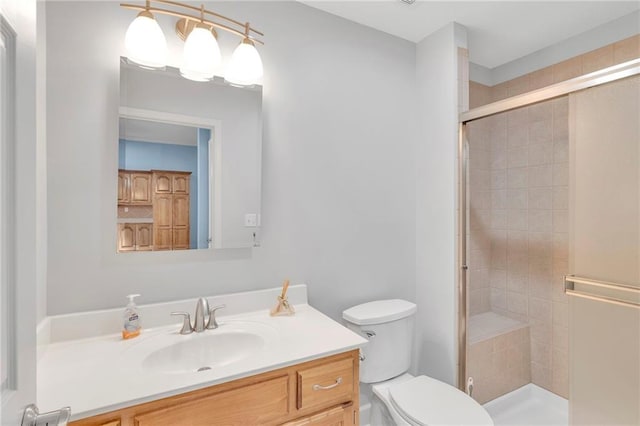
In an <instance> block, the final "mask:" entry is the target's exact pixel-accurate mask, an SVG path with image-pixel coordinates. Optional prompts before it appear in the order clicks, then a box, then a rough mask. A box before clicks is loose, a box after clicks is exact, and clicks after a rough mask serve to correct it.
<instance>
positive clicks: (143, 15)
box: [124, 11, 167, 69]
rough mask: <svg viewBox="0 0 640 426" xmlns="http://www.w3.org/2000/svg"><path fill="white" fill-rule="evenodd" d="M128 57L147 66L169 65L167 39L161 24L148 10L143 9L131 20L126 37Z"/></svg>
mask: <svg viewBox="0 0 640 426" xmlns="http://www.w3.org/2000/svg"><path fill="white" fill-rule="evenodd" d="M124 46H125V49H126V52H127V59H128V60H129V61H131V62H133V63H135V64H137V65H140V66H142V67H145V68H153V69H158V68H164V67H165V66H166V65H167V40H166V39H165V38H164V34H163V33H162V30H161V29H160V25H158V22H157V21H156V20H155V18H154V17H153V15H152V14H151V13H150V12H148V11H142V12H140V14H138V16H137V17H136V19H134V20H133V22H131V24H130V25H129V28H127V33H126V35H125V37H124Z"/></svg>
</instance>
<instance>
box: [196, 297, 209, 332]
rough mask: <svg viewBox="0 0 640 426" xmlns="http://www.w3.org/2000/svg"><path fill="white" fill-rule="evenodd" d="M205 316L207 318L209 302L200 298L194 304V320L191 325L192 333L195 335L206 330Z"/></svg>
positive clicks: (206, 320)
mask: <svg viewBox="0 0 640 426" xmlns="http://www.w3.org/2000/svg"><path fill="white" fill-rule="evenodd" d="M205 315H206V316H207V317H208V316H209V302H208V301H207V299H205V298H204V297H201V298H200V299H198V302H197V303H196V319H195V321H194V323H193V331H195V332H196V333H202V332H203V331H205V330H206V329H207V322H208V320H209V318H205Z"/></svg>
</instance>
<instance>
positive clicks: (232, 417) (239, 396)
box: [134, 375, 289, 426]
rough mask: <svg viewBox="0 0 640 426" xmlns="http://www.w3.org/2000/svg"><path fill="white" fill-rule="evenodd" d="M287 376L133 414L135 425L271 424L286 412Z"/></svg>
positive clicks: (287, 395) (208, 425)
mask: <svg viewBox="0 0 640 426" xmlns="http://www.w3.org/2000/svg"><path fill="white" fill-rule="evenodd" d="M288 400H289V378H288V376H286V375H284V376H280V377H276V378H273V379H269V380H265V381H263V382H259V383H255V384H252V385H249V386H244V387H241V388H236V389H232V390H228V391H225V392H221V393H219V394H214V395H210V396H207V397H203V398H199V399H196V400H193V401H190V402H187V403H183V404H175V405H173V406H169V407H167V408H164V409H159V410H156V411H150V412H147V413H144V414H140V415H136V416H135V417H134V424H136V425H137V426H169V425H176V426H183V425H207V426H214V425H260V424H268V423H271V424H273V423H274V421H275V420H276V419H278V418H283V417H285V416H286V415H287V414H289V404H288Z"/></svg>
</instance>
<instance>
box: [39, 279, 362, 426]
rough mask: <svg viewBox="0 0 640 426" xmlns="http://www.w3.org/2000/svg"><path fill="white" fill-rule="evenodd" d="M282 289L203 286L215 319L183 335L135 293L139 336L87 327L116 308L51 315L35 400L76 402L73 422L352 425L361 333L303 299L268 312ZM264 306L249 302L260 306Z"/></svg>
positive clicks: (294, 293) (165, 309) (166, 308)
mask: <svg viewBox="0 0 640 426" xmlns="http://www.w3.org/2000/svg"><path fill="white" fill-rule="evenodd" d="M278 291H279V289H270V290H263V291H257V292H249V293H240V294H235V295H226V296H216V297H211V298H209V301H210V303H212V304H216V305H218V304H221V303H225V304H226V305H227V308H226V309H225V310H226V311H227V312H225V313H223V312H220V313H219V315H220V316H219V318H218V322H219V323H220V327H219V328H218V329H215V330H206V331H204V332H201V333H192V334H188V335H181V334H180V333H179V330H180V325H179V324H176V323H175V322H174V321H176V320H177V319H176V318H175V317H169V312H171V311H192V310H193V307H194V306H195V300H185V301H179V302H171V303H163V304H157V305H141V306H140V312H141V318H142V319H143V324H144V327H145V328H144V329H143V333H142V335H141V336H140V337H137V338H134V339H130V340H122V339H121V338H120V337H119V335H118V334H113V333H111V334H106V333H104V334H100V335H96V336H93V337H92V336H90V335H88V333H89V332H90V331H91V330H92V329H93V331H94V332H95V330H98V333H100V332H101V330H107V329H109V326H110V324H114V325H116V324H118V323H119V318H120V315H121V312H120V311H121V310H119V309H117V310H109V311H100V312H95V313H82V314H73V315H65V316H61V317H51V318H48V319H47V323H46V324H44V325H43V326H41V329H40V336H39V337H40V340H41V345H40V346H39V362H38V405H39V406H40V407H41V410H43V411H45V410H48V409H55V408H56V407H60V406H71V411H72V417H71V420H72V423H71V424H72V425H77V426H85V425H96V426H97V425H100V426H118V425H119V426H129V425H131V426H133V425H138V426H147V425H154V426H155V425H222V424H225V425H229V424H244V425H254V424H269V425H276V424H287V425H345V426H346V425H357V424H358V412H359V394H358V382H359V348H360V347H362V345H364V344H365V343H366V340H365V339H364V338H363V337H361V336H359V335H358V334H356V333H353V332H352V331H350V330H348V329H347V328H345V327H343V326H342V325H340V324H338V323H336V322H335V321H333V320H332V319H330V318H328V317H326V316H325V315H323V314H322V313H320V312H319V311H317V310H316V309H314V308H313V307H311V306H309V305H308V304H306V286H304V285H298V286H292V287H290V291H289V296H290V301H291V302H293V303H294V306H295V308H296V314H295V315H294V316H281V317H271V316H269V307H270V305H272V304H273V301H274V300H275V299H276V296H277V295H278ZM258 307H259V308H260V309H255V308H258Z"/></svg>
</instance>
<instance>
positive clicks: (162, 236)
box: [153, 194, 173, 250]
mask: <svg viewBox="0 0 640 426" xmlns="http://www.w3.org/2000/svg"><path fill="white" fill-rule="evenodd" d="M172 224H173V196H172V195H170V194H166V195H165V194H160V195H156V196H155V197H154V198H153V244H154V245H153V249H154V250H171V249H172V248H173V232H172V229H173V225H172Z"/></svg>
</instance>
